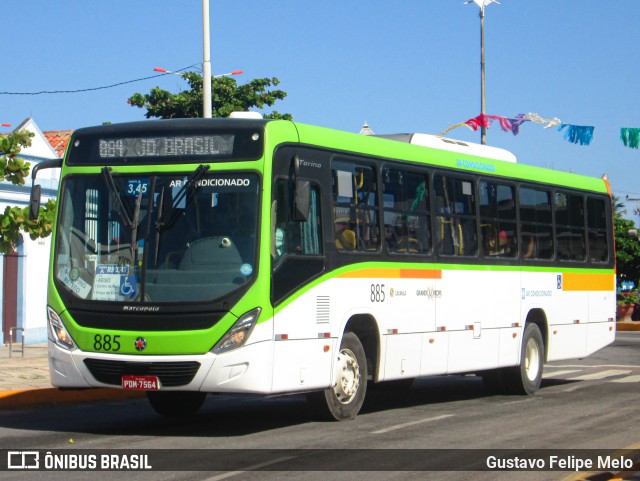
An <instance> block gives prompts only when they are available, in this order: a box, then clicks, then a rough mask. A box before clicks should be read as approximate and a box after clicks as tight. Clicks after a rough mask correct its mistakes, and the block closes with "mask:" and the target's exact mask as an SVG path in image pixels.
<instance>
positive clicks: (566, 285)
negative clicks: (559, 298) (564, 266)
mask: <svg viewBox="0 0 640 481" xmlns="http://www.w3.org/2000/svg"><path fill="white" fill-rule="evenodd" d="M614 289H615V276H614V275H613V274H577V273H564V274H563V275H562V290H563V291H613V290H614Z"/></svg>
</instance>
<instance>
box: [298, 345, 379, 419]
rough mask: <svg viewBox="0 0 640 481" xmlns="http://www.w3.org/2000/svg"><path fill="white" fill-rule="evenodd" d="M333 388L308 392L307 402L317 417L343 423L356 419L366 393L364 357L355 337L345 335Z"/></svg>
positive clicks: (365, 361)
mask: <svg viewBox="0 0 640 481" xmlns="http://www.w3.org/2000/svg"><path fill="white" fill-rule="evenodd" d="M336 375H337V379H336V385H335V386H334V387H330V388H327V389H325V390H324V391H320V392H314V393H309V394H308V395H307V399H308V400H309V402H310V404H311V405H312V406H313V407H314V408H315V411H316V413H317V414H318V415H320V417H322V418H323V419H328V420H335V421H346V420H349V419H353V418H355V417H356V415H357V414H358V412H360V408H361V407H362V403H363V402H364V397H365V394H366V391H367V358H366V355H365V352H364V348H363V347H362V343H361V342H360V339H358V336H356V335H355V334H354V333H352V332H345V333H344V336H343V337H342V342H341V343H340V353H339V355H338V358H337V368H336Z"/></svg>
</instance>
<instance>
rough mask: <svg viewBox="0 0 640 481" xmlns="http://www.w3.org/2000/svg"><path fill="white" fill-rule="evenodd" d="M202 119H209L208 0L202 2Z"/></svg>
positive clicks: (210, 103) (210, 101) (210, 115)
mask: <svg viewBox="0 0 640 481" xmlns="http://www.w3.org/2000/svg"><path fill="white" fill-rule="evenodd" d="M202 44H203V45H202V47H203V48H202V53H203V58H202V117H203V118H205V119H210V118H211V117H212V116H213V115H212V111H211V106H212V99H211V42H210V39H209V0H202Z"/></svg>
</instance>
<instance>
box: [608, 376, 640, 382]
mask: <svg viewBox="0 0 640 481" xmlns="http://www.w3.org/2000/svg"><path fill="white" fill-rule="evenodd" d="M611 382H640V374H639V375H636V376H627V377H623V378H622V379H614V380H613V381H611Z"/></svg>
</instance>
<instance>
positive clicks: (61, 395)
mask: <svg viewBox="0 0 640 481" xmlns="http://www.w3.org/2000/svg"><path fill="white" fill-rule="evenodd" d="M144 396H145V392H144V391H125V390H122V389H108V388H93V389H84V390H74V391H66V390H65V391H61V390H60V389H58V388H54V387H52V388H44V389H37V388H35V389H25V390H19V391H0V409H16V408H23V407H33V406H39V405H43V404H47V405H49V404H70V403H83V402H95V401H112V400H113V401H118V400H123V399H134V398H140V397H144Z"/></svg>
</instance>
